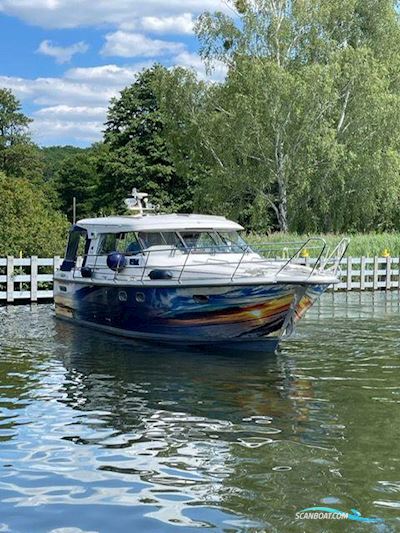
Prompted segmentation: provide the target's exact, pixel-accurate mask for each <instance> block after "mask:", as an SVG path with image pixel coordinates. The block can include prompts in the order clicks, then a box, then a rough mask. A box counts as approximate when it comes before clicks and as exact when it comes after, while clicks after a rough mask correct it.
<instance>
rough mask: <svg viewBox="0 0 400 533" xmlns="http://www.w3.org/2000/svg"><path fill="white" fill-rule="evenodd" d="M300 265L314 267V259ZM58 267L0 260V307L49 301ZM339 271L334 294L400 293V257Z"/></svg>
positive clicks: (345, 263)
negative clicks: (350, 292)
mask: <svg viewBox="0 0 400 533" xmlns="http://www.w3.org/2000/svg"><path fill="white" fill-rule="evenodd" d="M299 262H300V263H301V264H306V265H308V266H310V267H313V266H314V265H315V263H316V262H317V259H313V258H304V259H301V260H299ZM60 263H61V259H60V257H53V258H39V257H35V256H32V257H27V258H15V257H6V258H0V303H1V302H7V303H15V302H18V301H30V302H37V301H39V300H49V299H52V298H53V276H54V272H55V271H56V270H57V268H58V267H59V265H60ZM340 269H341V275H340V277H341V282H340V283H339V284H338V285H335V286H334V288H333V290H334V291H366V290H391V289H400V258H399V257H358V258H354V257H345V258H343V259H342V260H341V261H340Z"/></svg>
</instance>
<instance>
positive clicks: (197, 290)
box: [54, 189, 348, 351]
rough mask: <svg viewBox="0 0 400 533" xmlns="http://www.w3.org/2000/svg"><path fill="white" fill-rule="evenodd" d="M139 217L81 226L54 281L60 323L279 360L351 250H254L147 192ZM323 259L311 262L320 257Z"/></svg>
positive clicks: (237, 232) (231, 231)
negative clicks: (275, 355) (161, 209)
mask: <svg viewBox="0 0 400 533" xmlns="http://www.w3.org/2000/svg"><path fill="white" fill-rule="evenodd" d="M126 206H127V208H129V209H130V214H129V215H124V216H109V217H103V218H88V219H84V220H80V221H79V222H77V223H76V224H74V225H73V227H72V228H71V230H70V233H69V240H68V245H67V249H66V254H65V258H64V260H63V262H62V264H61V267H60V269H59V270H58V271H57V272H56V274H55V278H54V299H55V310H56V316H57V317H58V318H61V319H66V320H69V321H72V322H75V323H77V324H81V325H84V326H91V327H95V328H98V329H100V330H103V331H105V332H109V333H113V334H117V335H121V336H125V337H131V338H136V339H146V340H150V341H156V342H163V343H173V344H174V343H180V344H182V343H183V344H185V345H204V346H209V345H210V344H213V345H219V346H225V345H230V346H232V345H234V346H235V347H239V348H242V349H243V350H247V349H248V350H251V349H254V348H256V349H263V350H265V351H275V350H276V348H277V346H278V343H279V341H280V340H281V339H284V338H287V337H289V336H290V335H291V334H292V333H293V331H294V328H295V324H296V323H297V321H298V320H299V319H300V318H301V317H302V316H303V315H304V314H305V312H306V311H307V310H308V309H309V308H310V307H311V306H312V305H313V303H314V302H315V301H316V300H317V298H319V297H320V296H321V294H323V293H324V292H325V291H326V290H327V289H328V287H330V286H331V285H333V284H336V283H338V282H339V277H338V273H339V265H340V260H341V258H342V256H343V254H344V253H345V250H346V248H347V245H348V241H347V240H343V241H341V242H340V243H339V244H338V246H337V247H336V248H335V249H334V250H332V251H331V252H330V251H329V250H328V248H327V245H326V243H325V241H324V240H323V239H319V238H318V239H317V238H310V239H308V240H307V241H306V242H304V243H301V244H300V243H295V244H294V243H281V244H280V245H277V244H276V243H267V244H265V245H260V246H257V247H255V246H252V245H250V244H248V243H247V242H246V241H245V239H244V237H243V231H244V228H243V227H242V226H241V225H240V224H238V223H236V222H233V221H231V220H227V219H226V218H225V217H223V216H211V215H196V214H188V215H186V214H158V213H157V212H156V211H155V209H154V207H153V206H151V204H150V203H149V201H148V195H147V194H146V193H138V192H137V191H136V190H135V189H134V190H133V192H132V195H131V196H130V197H129V198H128V199H127V200H126ZM311 254H312V255H313V256H314V259H312V260H311V259H310V257H309V256H310V255H311Z"/></svg>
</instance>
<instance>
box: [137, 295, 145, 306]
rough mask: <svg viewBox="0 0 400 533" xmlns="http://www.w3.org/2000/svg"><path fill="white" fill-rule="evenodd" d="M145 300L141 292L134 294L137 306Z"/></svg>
mask: <svg viewBox="0 0 400 533" xmlns="http://www.w3.org/2000/svg"><path fill="white" fill-rule="evenodd" d="M145 300H146V297H145V295H144V293H143V292H137V293H136V301H137V303H139V304H142V303H143V302H144V301H145Z"/></svg>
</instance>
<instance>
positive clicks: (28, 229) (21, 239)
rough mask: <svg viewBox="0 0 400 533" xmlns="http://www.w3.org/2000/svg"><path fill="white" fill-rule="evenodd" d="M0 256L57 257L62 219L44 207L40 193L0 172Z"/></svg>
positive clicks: (64, 228) (64, 223)
mask: <svg viewBox="0 0 400 533" xmlns="http://www.w3.org/2000/svg"><path fill="white" fill-rule="evenodd" d="M0 203H1V206H2V208H1V209H0V256H3V257H4V256H6V255H19V253H20V252H22V254H23V255H26V256H30V255H39V256H44V257H48V256H52V255H54V254H61V253H62V252H63V250H64V248H65V240H66V236H67V230H68V222H67V220H66V218H65V217H64V216H63V215H61V214H60V213H58V212H56V211H55V210H54V209H52V208H51V207H49V206H48V202H47V199H46V196H45V194H44V193H43V191H41V190H40V189H38V188H37V187H35V185H33V184H32V183H31V182H30V181H28V180H27V179H25V178H15V177H7V176H5V175H4V174H3V173H1V172H0Z"/></svg>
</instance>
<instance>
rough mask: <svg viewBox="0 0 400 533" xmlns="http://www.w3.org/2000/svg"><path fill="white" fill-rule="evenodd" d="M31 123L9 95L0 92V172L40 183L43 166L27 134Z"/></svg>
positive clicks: (19, 105)
mask: <svg viewBox="0 0 400 533" xmlns="http://www.w3.org/2000/svg"><path fill="white" fill-rule="evenodd" d="M30 122H32V120H31V119H30V118H28V117H27V116H25V115H24V114H23V113H22V112H21V104H20V103H19V102H18V100H17V99H16V98H15V96H14V95H13V94H12V92H11V91H10V90H9V89H0V171H2V172H5V173H6V174H8V175H9V176H18V177H26V178H28V179H31V180H32V181H35V180H36V181H40V179H41V177H42V171H43V163H42V159H41V155H40V151H39V149H38V148H37V146H36V145H34V144H33V143H32V142H31V140H30V137H29V134H28V126H29V124H30Z"/></svg>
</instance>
